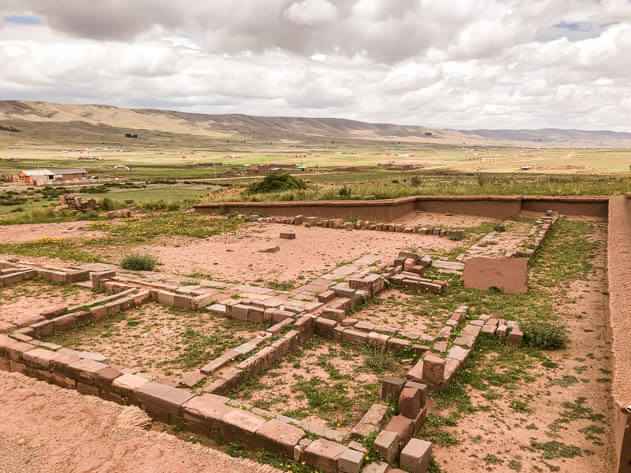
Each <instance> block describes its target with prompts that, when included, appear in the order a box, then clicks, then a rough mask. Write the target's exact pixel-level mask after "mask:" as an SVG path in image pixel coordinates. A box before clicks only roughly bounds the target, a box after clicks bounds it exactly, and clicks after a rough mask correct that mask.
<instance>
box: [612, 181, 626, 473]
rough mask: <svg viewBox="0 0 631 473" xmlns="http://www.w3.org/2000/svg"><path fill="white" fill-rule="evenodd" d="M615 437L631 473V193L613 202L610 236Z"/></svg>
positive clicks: (621, 464)
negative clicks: (630, 409) (628, 408)
mask: <svg viewBox="0 0 631 473" xmlns="http://www.w3.org/2000/svg"><path fill="white" fill-rule="evenodd" d="M607 239H608V240H607V252H608V253H607V270H608V278H609V317H610V323H611V332H612V352H613V372H614V373H613V384H612V387H611V393H612V396H613V401H614V407H615V412H616V418H615V421H614V439H615V447H616V456H617V459H618V469H617V470H616V471H618V473H629V472H631V412H628V410H627V409H626V408H627V407H628V406H631V346H630V344H629V341H630V340H631V194H627V195H626V197H612V198H611V199H610V201H609V228H608V236H607Z"/></svg>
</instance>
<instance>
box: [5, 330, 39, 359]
mask: <svg viewBox="0 0 631 473" xmlns="http://www.w3.org/2000/svg"><path fill="white" fill-rule="evenodd" d="M33 348H35V347H34V346H33V345H31V344H30V343H24V342H18V341H17V340H13V339H12V338H9V336H7V335H5V334H0V355H1V356H4V357H5V358H8V359H9V360H11V361H14V362H18V363H19V362H21V361H22V354H23V353H24V352H27V351H29V350H31V349H33Z"/></svg>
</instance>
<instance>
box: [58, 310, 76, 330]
mask: <svg viewBox="0 0 631 473" xmlns="http://www.w3.org/2000/svg"><path fill="white" fill-rule="evenodd" d="M75 324H76V317H75V315H74V314H66V315H62V316H61V317H57V318H55V319H53V326H54V330H55V332H67V331H69V330H72V329H73V328H74V327H75Z"/></svg>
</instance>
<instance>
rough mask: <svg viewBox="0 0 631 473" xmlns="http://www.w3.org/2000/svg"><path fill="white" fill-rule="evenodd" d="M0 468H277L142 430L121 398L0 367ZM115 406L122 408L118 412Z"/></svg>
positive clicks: (190, 472)
mask: <svg viewBox="0 0 631 473" xmlns="http://www.w3.org/2000/svg"><path fill="white" fill-rule="evenodd" d="M0 399H2V409H0V471H2V472H6V473H88V472H90V473H106V472H112V473H159V472H165V473H166V472H168V473H172V472H187V473H200V472H207V473H273V472H277V471H278V470H276V469H274V468H271V467H269V466H265V465H261V464H258V463H255V462H253V461H249V460H244V459H236V458H232V457H229V456H228V455H226V454H224V453H222V452H219V451H216V450H213V449H209V448H207V447H203V446H201V445H199V444H196V445H194V444H191V443H186V442H183V441H181V440H178V439H177V438H175V437H173V436H171V435H169V434H167V433H158V432H155V431H145V430H141V429H139V428H137V427H133V426H130V425H129V422H128V421H125V420H124V418H126V416H125V413H127V412H128V411H126V409H129V408H125V407H123V406H119V405H118V404H114V403H111V402H108V401H103V400H101V399H98V398H95V397H92V396H83V395H81V394H79V393H77V392H76V391H70V390H65V389H62V388H59V387H57V386H53V385H50V384H47V383H44V382H42V381H37V380H35V379H32V378H27V377H24V376H22V375H20V374H17V373H6V372H4V371H0ZM121 413H123V414H122V415H121Z"/></svg>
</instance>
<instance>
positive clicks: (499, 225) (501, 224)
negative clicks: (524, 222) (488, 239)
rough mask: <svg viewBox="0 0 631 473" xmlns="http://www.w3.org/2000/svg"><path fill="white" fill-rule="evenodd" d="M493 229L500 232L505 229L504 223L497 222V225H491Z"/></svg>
mask: <svg viewBox="0 0 631 473" xmlns="http://www.w3.org/2000/svg"><path fill="white" fill-rule="evenodd" d="M493 230H494V231H496V232H498V233H502V232H505V231H506V225H504V224H503V223H498V224H497V225H495V226H494V227H493Z"/></svg>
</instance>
